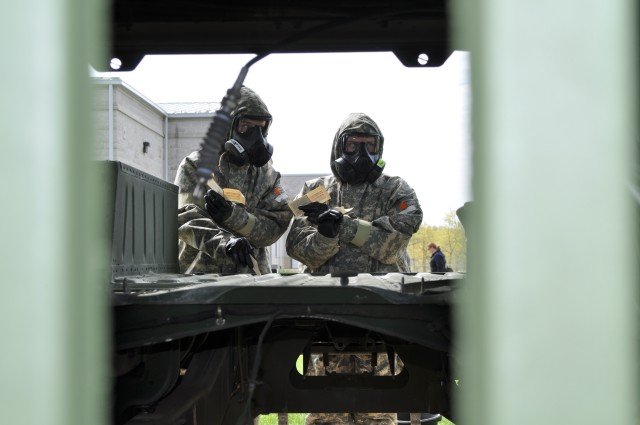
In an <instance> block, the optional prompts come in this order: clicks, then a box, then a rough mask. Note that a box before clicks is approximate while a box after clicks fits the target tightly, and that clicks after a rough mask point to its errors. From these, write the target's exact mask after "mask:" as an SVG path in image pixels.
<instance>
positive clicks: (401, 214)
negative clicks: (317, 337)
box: [286, 113, 422, 425]
mask: <svg viewBox="0 0 640 425" xmlns="http://www.w3.org/2000/svg"><path fill="white" fill-rule="evenodd" d="M383 147H384V137H383V135H382V132H381V131H380V128H379V127H378V125H377V124H376V123H375V122H374V121H373V120H372V119H371V118H370V117H369V116H367V115H365V114H361V113H354V114H350V115H349V116H348V117H347V118H346V119H345V120H344V122H343V123H342V124H341V125H340V127H339V129H338V131H337V132H336V134H335V137H334V139H333V145H332V148H331V162H330V165H331V171H332V173H333V174H332V175H330V176H326V177H321V178H318V179H315V180H310V181H308V182H306V183H305V185H304V187H303V189H302V191H301V193H300V194H299V195H298V198H300V197H302V196H304V195H305V194H306V193H307V192H309V191H311V190H313V189H315V188H317V187H319V186H323V187H324V188H325V189H326V190H327V192H328V193H329V195H330V196H331V200H330V201H329V205H328V204H320V203H317V202H316V203H311V204H308V205H303V206H301V207H300V209H301V210H302V211H303V213H304V215H303V216H300V217H296V218H294V220H293V223H292V225H291V230H290V232H289V235H288V236H287V241H286V246H287V253H288V254H289V255H290V256H291V257H292V258H294V259H296V260H298V261H300V262H301V263H303V264H304V265H305V267H306V270H307V271H311V272H316V273H340V272H353V271H357V272H361V273H370V272H408V271H410V270H409V264H408V261H407V256H406V255H405V252H406V248H407V245H408V243H409V239H411V236H412V235H413V234H414V233H415V232H416V231H418V228H419V227H420V224H421V223H422V210H421V208H420V204H419V202H418V198H417V196H416V193H415V191H414V190H413V189H412V188H411V187H410V186H409V185H408V184H407V182H405V181H404V180H403V179H402V178H400V177H392V176H388V175H386V174H383V173H382V171H383V169H384V161H382V151H383ZM312 361H313V364H312V365H311V368H310V371H311V374H315V375H324V374H325V372H326V373H345V372H349V373H373V374H375V375H390V373H391V372H390V367H389V359H388V357H387V355H386V353H383V354H382V355H379V356H378V362H377V365H375V366H373V363H372V356H371V354H370V353H359V354H347V353H344V354H330V355H329V356H328V364H326V365H324V364H323V360H322V358H321V357H320V356H312ZM396 370H398V368H396ZM396 422H397V418H396V414H395V413H312V414H309V415H308V416H307V418H306V424H307V425H320V424H322V425H325V424H332V425H333V424H340V425H345V424H357V425H365V424H366V425H373V424H377V425H391V424H395V423H396Z"/></svg>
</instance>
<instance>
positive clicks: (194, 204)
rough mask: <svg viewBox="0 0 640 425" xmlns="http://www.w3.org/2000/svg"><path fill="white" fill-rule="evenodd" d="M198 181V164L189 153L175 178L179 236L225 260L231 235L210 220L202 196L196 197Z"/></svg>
mask: <svg viewBox="0 0 640 425" xmlns="http://www.w3.org/2000/svg"><path fill="white" fill-rule="evenodd" d="M196 182H197V179H196V165H195V162H194V160H193V157H192V155H189V156H188V157H186V158H185V159H183V160H182V162H181V163H180V166H179V167H178V172H177V174H176V179H175V184H176V185H177V186H178V226H179V227H178V239H179V240H180V241H181V242H183V243H185V244H186V245H188V246H190V247H192V248H194V249H196V250H198V251H200V252H202V254H203V255H205V256H206V257H210V258H212V259H216V258H219V259H220V260H221V261H222V260H223V259H226V255H225V254H224V247H225V245H226V243H227V241H228V240H229V239H230V238H231V236H232V234H231V233H229V232H227V231H225V230H223V229H221V228H219V227H218V226H217V225H216V223H215V222H214V221H213V220H211V218H210V217H209V215H208V214H207V212H206V211H205V210H204V209H203V208H202V206H203V202H204V201H203V200H202V199H196V198H194V197H193V189H194V188H195V186H196ZM181 261H182V260H181ZM182 266H183V265H182V264H181V265H180V268H181V270H182V269H183V267H182Z"/></svg>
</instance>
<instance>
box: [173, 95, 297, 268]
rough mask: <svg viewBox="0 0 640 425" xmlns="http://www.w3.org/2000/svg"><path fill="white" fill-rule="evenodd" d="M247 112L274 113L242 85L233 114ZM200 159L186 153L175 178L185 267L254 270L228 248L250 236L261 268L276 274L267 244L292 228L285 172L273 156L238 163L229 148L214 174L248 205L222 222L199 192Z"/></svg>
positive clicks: (241, 207) (265, 115) (181, 250)
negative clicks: (230, 156) (273, 161)
mask: <svg viewBox="0 0 640 425" xmlns="http://www.w3.org/2000/svg"><path fill="white" fill-rule="evenodd" d="M241 115H250V116H264V117H269V118H270V117H271V115H270V114H269V111H268V110H267V107H266V105H265V104H264V103H263V102H262V100H261V99H260V98H259V97H258V95H257V94H255V93H254V92H253V91H251V90H250V89H248V88H246V87H243V88H242V91H241V100H240V102H239V105H238V108H236V110H235V111H234V113H233V116H241ZM230 135H231V133H229V135H228V136H229V137H230ZM198 160H199V152H198V151H196V152H193V153H191V154H190V155H189V156H187V157H186V158H184V159H183V160H182V162H181V163H180V166H179V168H178V172H177V175H176V179H175V184H176V185H177V186H178V187H179V195H178V226H179V229H178V239H179V262H180V271H181V272H183V273H196V272H203V273H250V272H251V271H250V270H249V269H248V268H244V267H239V266H237V265H236V264H235V262H234V261H233V260H232V259H231V258H230V257H228V256H227V255H226V254H225V252H224V248H225V245H226V243H227V241H228V240H229V239H230V238H231V237H233V236H236V237H241V236H244V237H246V238H247V239H248V240H249V242H251V244H252V245H253V246H254V247H255V248H256V252H255V257H256V260H257V261H258V264H259V268H260V272H261V273H263V274H264V273H270V272H271V265H270V262H269V255H268V251H267V247H268V246H269V245H271V244H273V243H274V242H276V241H277V240H278V239H279V238H280V236H282V234H283V233H284V232H285V231H286V230H287V226H288V225H289V221H290V220H291V216H292V215H291V210H290V209H289V207H288V201H289V199H288V198H287V195H286V194H285V192H284V190H283V188H282V186H281V185H280V173H279V172H277V171H276V170H275V169H274V168H273V167H272V166H271V161H269V163H267V164H266V165H264V166H262V167H256V166H253V165H251V164H246V165H243V166H237V165H235V164H234V163H232V162H231V161H229V160H228V158H227V154H226V153H223V154H222V155H221V156H220V161H219V165H218V168H217V170H216V171H215V172H214V174H215V175H214V176H213V177H214V179H215V180H216V182H217V183H218V185H219V186H220V187H222V188H231V189H237V190H239V191H240V192H242V194H243V195H244V196H245V198H246V205H245V206H243V205H241V204H234V207H233V212H232V213H231V216H230V217H229V218H228V219H227V220H225V221H224V223H221V224H220V226H219V225H218V224H216V223H215V222H214V221H213V220H212V219H211V218H210V216H209V214H207V212H206V211H205V209H204V199H195V198H194V197H193V190H194V188H195V186H196V182H197V176H196V169H197V163H198Z"/></svg>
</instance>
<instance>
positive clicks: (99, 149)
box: [92, 84, 109, 159]
mask: <svg viewBox="0 0 640 425" xmlns="http://www.w3.org/2000/svg"><path fill="white" fill-rule="evenodd" d="M92 111H93V114H92V118H93V120H94V128H95V130H96V134H95V139H94V140H93V142H94V143H93V146H94V148H93V158H94V159H109V86H108V85H102V84H101V85H95V86H94V96H93V109H92Z"/></svg>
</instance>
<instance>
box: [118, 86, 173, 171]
mask: <svg viewBox="0 0 640 425" xmlns="http://www.w3.org/2000/svg"><path fill="white" fill-rule="evenodd" d="M113 103H114V105H113V106H114V159H115V160H116V161H122V162H125V163H127V164H129V165H132V166H133V167H135V168H138V169H140V170H142V171H144V172H147V173H149V174H152V175H153V176H156V177H159V178H161V179H162V178H164V172H163V171H164V114H163V113H162V112H161V111H159V110H158V109H156V108H154V107H153V106H151V105H150V104H149V103H148V102H146V101H144V100H143V99H140V98H139V97H138V96H136V95H135V94H134V93H132V92H131V91H129V90H128V89H126V88H125V87H124V86H121V85H118V86H114V99H113ZM143 142H148V143H149V148H148V151H147V152H146V153H144V152H143Z"/></svg>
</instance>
